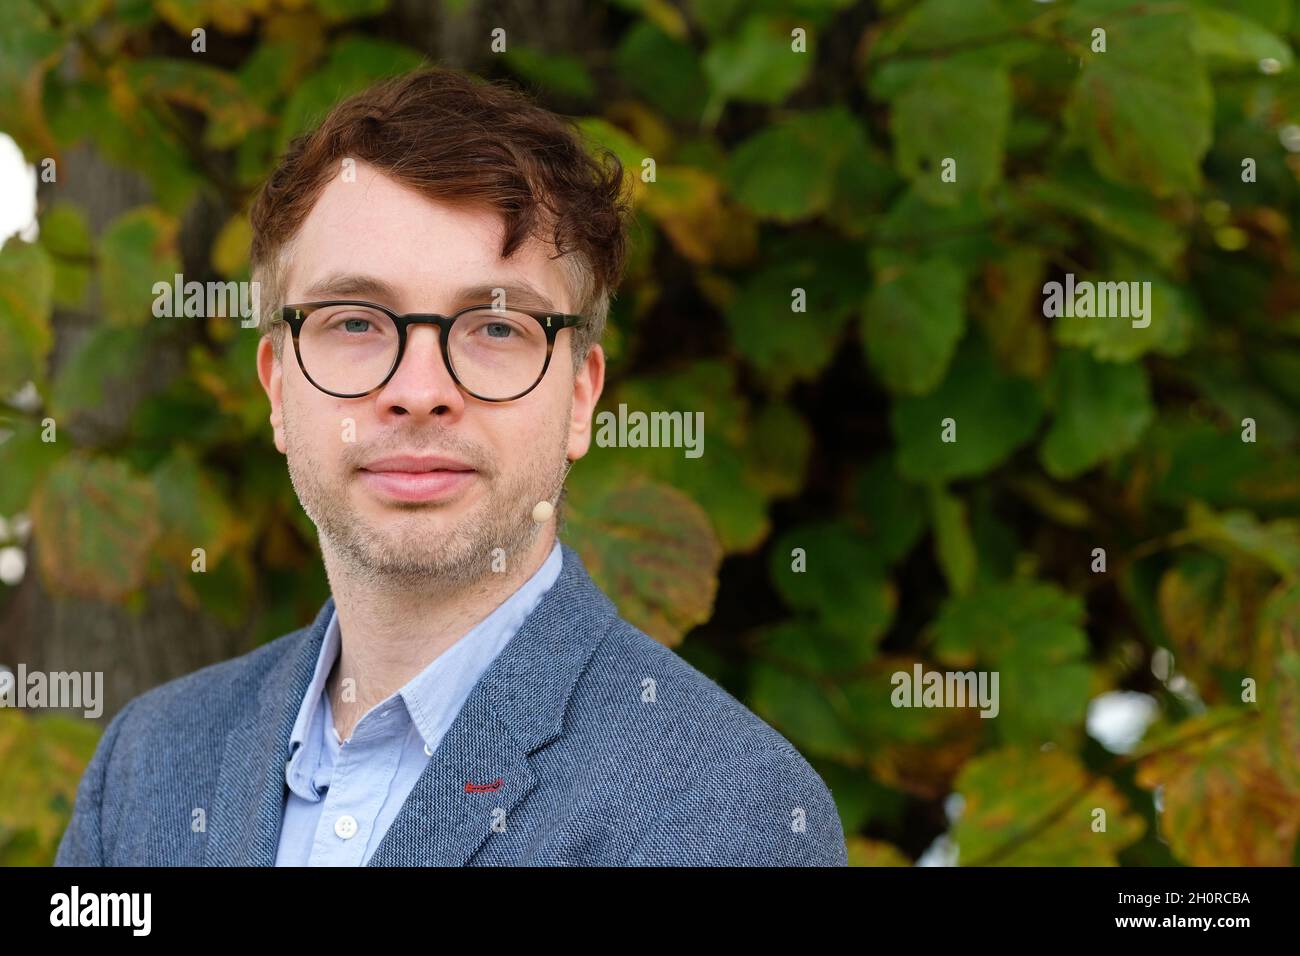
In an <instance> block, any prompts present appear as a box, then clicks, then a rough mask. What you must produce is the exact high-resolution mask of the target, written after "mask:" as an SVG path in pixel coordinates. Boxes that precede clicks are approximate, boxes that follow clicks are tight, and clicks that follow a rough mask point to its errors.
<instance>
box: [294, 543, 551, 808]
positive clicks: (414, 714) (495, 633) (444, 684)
mask: <svg viewBox="0 0 1300 956" xmlns="http://www.w3.org/2000/svg"><path fill="white" fill-rule="evenodd" d="M563 563H564V558H563V555H562V553H561V550H560V542H559V540H558V539H556V541H555V544H554V545H553V546H552V548H551V552H550V554H549V555H548V556H547V558H546V560H545V561H543V562H542V565H541V567H539V568H538V569H537V570H536V571H535V572H534V573H533V575H532V576H531V577H530V578H529V579H528V580H527V581H525V582H524V583H523V584H522V585H520V586H519V588H518V589H517V590H516V591H515V592H514V593H513V594H511V595H510V597H508V598H506V600H505V601H503V602H502V603H501V604H500V605H498V606H497V607H496V609H495V610H493V611H492V613H490V614H489V615H488V616H487V617H485V618H484V619H483V620H482V621H480V622H479V623H478V624H476V625H475V626H474V627H473V628H471V629H470V630H469V631H468V632H467V633H466V634H465V636H464V637H462V638H461V639H460V640H458V641H456V643H455V644H453V645H452V646H451V647H449V648H447V649H446V650H445V651H443V652H442V653H441V654H439V655H438V656H437V657H436V658H434V660H433V661H431V662H430V663H429V665H428V666H427V667H426V668H425V669H424V670H422V671H420V673H418V674H416V675H415V676H414V677H413V678H411V679H410V680H409V681H407V683H406V684H405V685H404V686H403V687H402V688H401V689H400V690H399V691H397V693H396V694H394V695H393V696H395V697H396V696H400V697H401V698H402V701H403V703H405V705H406V708H407V711H408V713H409V714H410V716H411V720H412V721H413V722H414V723H415V727H416V729H417V730H418V731H419V733H420V736H421V737H422V738H423V739H424V743H425V746H426V748H427V750H429V751H432V750H433V749H434V748H435V747H436V746H437V744H438V742H439V741H440V740H441V739H442V736H443V734H445V733H446V731H447V729H448V728H449V727H450V726H451V723H452V722H453V721H454V720H455V718H456V714H457V713H458V712H459V711H460V706H461V705H462V704H463V703H464V702H465V698H466V697H468V696H469V693H470V691H471V690H473V687H474V684H475V683H476V682H477V681H478V678H479V677H480V676H481V675H482V673H483V671H484V670H486V669H487V666H488V665H489V664H490V663H492V660H493V659H494V658H495V657H496V656H497V654H499V653H500V651H501V649H502V648H503V647H505V645H506V644H507V643H509V641H510V638H511V637H513V636H514V634H515V632H516V631H518V630H519V627H520V625H522V624H523V622H524V619H525V618H527V617H528V615H529V614H531V613H532V611H533V609H534V608H536V606H537V604H538V602H539V601H541V599H542V595H543V594H545V593H546V591H547V590H548V589H549V588H550V587H551V585H553V584H554V583H555V581H556V579H558V578H559V576H560V569H561V566H562V565H563ZM341 646H342V635H341V632H340V630H339V623H338V612H337V610H336V611H333V612H331V614H330V622H329V626H328V628H327V629H326V631H325V637H324V640H322V641H321V649H320V653H319V654H318V655H317V658H316V669H315V671H314V672H313V673H312V678H311V683H310V684H308V685H307V691H306V693H305V694H304V695H303V699H302V703H301V705H300V706H299V708H298V717H297V719H296V720H295V721H294V725H293V731H292V732H291V733H290V736H289V750H290V753H291V754H292V756H291V757H290V758H289V761H288V763H287V764H286V765H285V780H286V782H287V783H288V785H289V787H290V789H292V790H293V791H294V792H295V793H298V794H299V795H300V796H306V797H307V798H308V799H313V798H314V796H313V795H312V791H313V788H312V786H311V780H310V777H311V774H312V773H313V772H314V769H315V768H314V767H307V766H305V765H304V763H303V759H302V757H303V754H304V753H305V752H306V751H308V750H310V749H312V748H308V747H304V746H303V744H304V743H305V742H306V740H307V734H308V732H309V730H310V728H311V727H312V722H313V719H314V718H315V716H316V711H317V710H318V709H320V708H321V705H322V702H323V700H324V691H325V684H326V681H327V680H328V679H329V675H330V672H331V671H332V670H333V669H334V663H335V661H337V660H338V656H339V650H340V648H341ZM391 699H392V698H391V697H390V698H389V700H391ZM326 712H328V711H326ZM329 730H330V728H328V727H327V728H325V732H326V733H328V732H329Z"/></svg>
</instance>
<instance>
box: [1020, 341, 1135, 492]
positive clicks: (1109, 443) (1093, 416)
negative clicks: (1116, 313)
mask: <svg viewBox="0 0 1300 956" xmlns="http://www.w3.org/2000/svg"><path fill="white" fill-rule="evenodd" d="M1099 321H1113V320H1109V319H1103V320H1099ZM1052 374H1053V379H1054V388H1055V393H1056V412H1055V416H1054V418H1053V420H1052V425H1051V427H1050V428H1049V429H1048V431H1047V435H1046V436H1045V437H1044V438H1043V443H1042V446H1041V448H1040V457H1041V459H1042V462H1043V467H1044V468H1045V469H1047V473H1048V474H1049V475H1051V476H1052V477H1053V478H1058V479H1060V478H1073V477H1075V476H1077V475H1080V474H1082V473H1083V472H1085V471H1087V470H1088V469H1090V468H1093V467H1095V466H1097V465H1099V464H1101V463H1102V462H1104V461H1109V460H1110V459H1112V458H1115V457H1117V456H1119V455H1121V454H1123V453H1125V452H1127V451H1129V450H1130V449H1132V448H1133V447H1134V446H1135V445H1136V444H1137V442H1138V439H1140V438H1141V437H1142V433H1143V432H1144V431H1146V428H1147V426H1148V425H1150V424H1151V422H1152V420H1153V419H1154V418H1155V408H1154V407H1153V406H1152V404H1151V394H1150V387H1149V386H1148V384H1147V376H1146V371H1145V369H1143V368H1142V366H1141V365H1124V364H1117V363H1114V362H1098V361H1097V360H1096V359H1094V358H1092V357H1091V356H1089V355H1088V354H1087V353H1086V352H1079V351H1077V350H1074V349H1063V350H1062V351H1061V352H1059V353H1057V357H1056V365H1055V367H1054V368H1053V370H1052Z"/></svg>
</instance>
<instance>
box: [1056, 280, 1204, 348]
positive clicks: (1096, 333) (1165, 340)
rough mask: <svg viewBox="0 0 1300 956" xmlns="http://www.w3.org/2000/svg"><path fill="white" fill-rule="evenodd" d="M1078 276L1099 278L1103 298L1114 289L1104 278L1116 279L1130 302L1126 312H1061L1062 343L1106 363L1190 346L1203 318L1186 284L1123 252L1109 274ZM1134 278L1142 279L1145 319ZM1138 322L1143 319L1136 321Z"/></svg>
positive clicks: (1121, 297) (1121, 294)
mask: <svg viewBox="0 0 1300 956" xmlns="http://www.w3.org/2000/svg"><path fill="white" fill-rule="evenodd" d="M1075 278H1076V281H1079V280H1082V281H1090V282H1093V283H1095V284H1096V292H1097V297H1098V298H1099V299H1100V298H1101V296H1102V295H1104V294H1107V293H1106V292H1105V291H1104V290H1105V289H1107V288H1109V287H1106V286H1104V285H1103V283H1117V285H1116V286H1114V287H1113V288H1115V289H1116V290H1118V292H1119V301H1120V302H1121V303H1122V302H1123V301H1124V300H1128V301H1129V306H1128V308H1127V309H1122V310H1121V311H1122V314H1121V315H1116V316H1112V317H1109V318H1101V317H1098V316H1095V315H1093V316H1086V317H1085V316H1078V315H1075V316H1066V315H1062V316H1060V317H1058V318H1057V320H1056V329H1055V334H1056V340H1057V341H1058V342H1060V343H1061V344H1062V345H1071V346H1075V347H1078V348H1084V349H1087V350H1088V351H1090V352H1091V353H1092V355H1093V357H1094V358H1097V359H1099V360H1101V361H1103V362H1132V361H1133V360H1135V359H1138V358H1141V357H1142V356H1143V355H1145V354H1147V353H1148V352H1153V353H1157V354H1160V355H1181V354H1183V353H1184V352H1186V351H1187V349H1188V347H1189V346H1190V344H1191V338H1192V330H1193V328H1195V326H1196V325H1197V323H1198V322H1199V308H1198V306H1197V305H1196V301H1195V299H1194V298H1193V296H1192V295H1191V294H1190V293H1189V292H1188V291H1187V290H1186V289H1184V288H1182V287H1181V286H1178V285H1175V284H1173V283H1172V282H1169V281H1167V280H1165V279H1163V278H1161V277H1160V276H1157V275H1152V274H1151V273H1150V271H1149V270H1147V269H1144V268H1143V267H1142V266H1141V265H1140V264H1139V263H1137V262H1136V261H1134V260H1131V259H1129V258H1127V257H1124V256H1117V257H1115V258H1113V259H1112V260H1111V263H1110V266H1109V268H1107V270H1106V272H1105V274H1104V275H1093V274H1085V275H1081V276H1076V277H1075ZM1134 282H1138V283H1142V285H1139V286H1138V290H1139V292H1138V294H1139V296H1140V297H1141V301H1142V302H1144V303H1145V310H1146V314H1145V318H1139V317H1138V315H1137V308H1136V305H1137V303H1136V302H1135V301H1134V300H1133V299H1132V292H1133V287H1132V283H1134ZM1108 298H1109V296H1108ZM1098 305H1100V303H1098ZM1093 311H1094V312H1096V311H1099V310H1098V309H1097V308H1094V309H1093ZM1134 321H1138V322H1139V323H1140V324H1139V325H1134V324H1133V323H1134Z"/></svg>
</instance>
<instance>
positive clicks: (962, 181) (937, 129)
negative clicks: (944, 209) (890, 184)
mask: <svg viewBox="0 0 1300 956" xmlns="http://www.w3.org/2000/svg"><path fill="white" fill-rule="evenodd" d="M1010 121H1011V80H1010V78H1009V77H1008V75H1007V72H1006V70H1004V69H999V68H995V67H987V66H980V65H973V64H967V63H961V62H950V61H939V62H937V63H934V64H932V65H930V66H929V68H928V69H927V70H925V72H923V73H920V74H919V75H917V77H916V78H915V79H914V80H913V82H912V83H911V84H909V85H908V86H907V88H906V89H905V90H903V91H902V92H901V93H900V94H899V95H898V96H897V97H896V98H895V99H894V101H893V110H892V111H891V113H890V126H891V130H892V132H893V136H894V155H895V162H896V163H897V165H898V169H899V171H900V172H901V173H902V174H903V175H904V176H906V177H908V178H909V179H911V180H912V181H913V182H914V183H915V184H916V188H917V191H918V192H919V193H920V195H921V196H923V197H924V198H925V199H926V200H928V201H929V202H932V203H935V204H938V205H953V204H955V203H956V202H958V200H959V199H960V196H961V195H962V194H963V193H968V192H975V193H980V192H984V191H985V190H987V189H989V188H990V187H991V186H993V185H994V184H995V183H997V182H998V180H1000V179H1001V178H1002V154H1003V150H1004V149H1005V144H1006V138H1007V127H1008V126H1009V124H1010ZM949 159H951V160H954V161H955V168H954V170H953V174H954V176H955V180H954V181H953V182H945V181H944V178H943V172H944V170H943V165H944V163H945V162H946V161H947V160H949Z"/></svg>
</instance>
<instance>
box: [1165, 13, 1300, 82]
mask: <svg viewBox="0 0 1300 956" xmlns="http://www.w3.org/2000/svg"><path fill="white" fill-rule="evenodd" d="M1190 13H1191V15H1192V22H1193V24H1194V26H1193V29H1192V47H1193V49H1195V50H1196V52H1197V53H1199V54H1200V55H1201V56H1203V57H1205V59H1206V60H1207V61H1208V62H1209V63H1210V64H1212V65H1217V64H1225V65H1229V66H1240V65H1246V66H1254V67H1257V66H1258V65H1259V63H1260V61H1262V60H1275V61H1277V68H1278V69H1279V70H1286V69H1290V67H1291V66H1292V64H1293V62H1294V57H1293V56H1292V53H1291V47H1290V46H1289V45H1288V44H1287V42H1286V41H1285V40H1284V39H1282V38H1281V37H1280V36H1278V35H1277V34H1276V33H1274V32H1273V31H1271V30H1268V29H1265V28H1264V27H1263V26H1261V25H1260V24H1259V22H1258V21H1256V20H1254V19H1251V18H1249V17H1247V16H1242V15H1240V14H1239V13H1236V12H1231V11H1229V10H1224V9H1222V8H1219V7H1212V6H1207V5H1205V4H1204V3H1194V4H1192V6H1191V8H1190Z"/></svg>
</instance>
